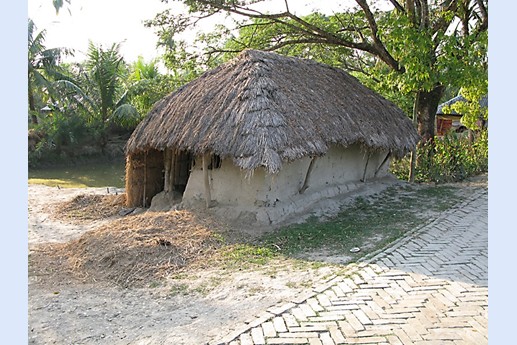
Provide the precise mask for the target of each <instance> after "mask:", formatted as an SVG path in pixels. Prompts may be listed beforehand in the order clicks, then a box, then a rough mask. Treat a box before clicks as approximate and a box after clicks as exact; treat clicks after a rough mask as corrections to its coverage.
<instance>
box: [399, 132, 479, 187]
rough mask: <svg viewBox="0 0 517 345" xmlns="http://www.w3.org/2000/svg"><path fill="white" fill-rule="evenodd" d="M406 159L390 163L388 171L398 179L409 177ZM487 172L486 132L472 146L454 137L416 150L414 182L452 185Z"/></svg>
mask: <svg viewBox="0 0 517 345" xmlns="http://www.w3.org/2000/svg"><path fill="white" fill-rule="evenodd" d="M409 166H410V162H409V156H406V157H404V158H402V159H399V160H393V161H392V163H391V166H390V171H391V172H392V173H393V174H394V175H395V176H397V177H398V178H399V179H404V180H406V179H407V178H408V176H409ZM487 171H488V131H486V130H485V131H481V132H480V133H479V134H478V135H477V137H476V139H475V140H474V142H470V141H469V139H468V138H466V137H463V136H458V135H457V134H455V133H451V134H448V135H446V136H444V137H435V139H434V141H430V142H427V143H423V144H419V145H418V146H417V162H416V167H415V181H416V182H438V183H440V182H455V181H461V180H464V179H465V178H468V177H470V176H474V175H478V174H480V173H483V172H487Z"/></svg>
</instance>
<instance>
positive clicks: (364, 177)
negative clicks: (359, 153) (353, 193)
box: [361, 152, 371, 182]
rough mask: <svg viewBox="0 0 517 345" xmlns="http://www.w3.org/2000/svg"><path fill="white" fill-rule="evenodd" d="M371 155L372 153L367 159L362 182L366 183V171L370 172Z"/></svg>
mask: <svg viewBox="0 0 517 345" xmlns="http://www.w3.org/2000/svg"><path fill="white" fill-rule="evenodd" d="M370 155H371V153H370V152H368V157H366V164H365V165H364V172H363V178H362V179H361V182H366V171H367V170H368V162H369V161H370Z"/></svg>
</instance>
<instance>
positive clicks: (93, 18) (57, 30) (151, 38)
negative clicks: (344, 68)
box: [28, 0, 350, 62]
mask: <svg viewBox="0 0 517 345" xmlns="http://www.w3.org/2000/svg"><path fill="white" fill-rule="evenodd" d="M347 2H350V0H347V1H333V0H332V1H321V0H320V1H318V0H290V1H289V2H288V3H289V7H290V10H291V11H292V12H294V13H296V14H298V15H303V14H307V13H310V12H311V11H314V10H319V11H321V12H324V13H332V11H333V10H337V11H339V10H340V9H342V8H343V6H344V4H346V3H347ZM65 6H66V7H65V8H62V9H61V10H60V11H59V14H57V15H56V11H55V9H54V6H53V5H52V0H28V16H29V18H31V19H32V20H33V21H34V23H35V24H36V28H37V30H42V29H45V30H46V32H47V35H46V40H45V45H46V47H47V48H55V47H66V48H73V49H74V50H75V51H76V54H75V57H74V58H71V60H75V61H81V60H83V58H84V53H85V52H86V51H87V48H88V42H89V40H91V41H92V42H93V43H94V44H96V45H99V44H100V45H102V46H105V47H107V46H110V45H111V44H113V43H119V42H121V43H122V44H121V49H120V51H121V54H122V56H124V59H125V60H126V61H128V62H132V61H136V60H137V58H138V56H142V57H143V58H144V59H145V60H146V61H150V60H151V59H153V58H155V57H157V56H159V55H161V53H162V52H161V51H159V50H157V48H156V43H157V36H156V34H155V33H154V29H153V28H146V27H144V24H143V23H144V21H145V20H149V19H153V18H154V16H155V15H156V14H157V13H159V12H161V11H163V10H165V9H166V8H172V9H173V10H174V11H175V12H179V11H185V8H184V6H183V5H182V3H180V2H175V1H170V3H169V4H165V3H163V2H161V1H160V0H145V1H135V0H72V1H71V4H70V5H65ZM257 8H259V9H261V10H266V11H270V12H275V11H283V10H284V9H285V3H284V1H281V0H269V1H265V2H264V3H263V4H259V5H258V7H257ZM217 20H222V18H218V19H216V20H211V18H210V19H208V20H204V21H203V23H204V26H202V27H201V28H200V30H209V28H210V25H213V23H214V22H215V21H217ZM193 36H194V35H193V34H192V33H191V35H190V37H193Z"/></svg>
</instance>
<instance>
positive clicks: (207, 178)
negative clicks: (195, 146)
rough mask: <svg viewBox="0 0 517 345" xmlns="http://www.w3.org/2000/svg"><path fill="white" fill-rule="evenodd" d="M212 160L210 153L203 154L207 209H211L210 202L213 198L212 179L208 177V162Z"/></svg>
mask: <svg viewBox="0 0 517 345" xmlns="http://www.w3.org/2000/svg"><path fill="white" fill-rule="evenodd" d="M209 159H210V155H209V154H208V153H205V154H203V179H204V181H205V201H206V208H209V207H210V202H211V199H212V197H211V196H210V179H209V176H208V161H209Z"/></svg>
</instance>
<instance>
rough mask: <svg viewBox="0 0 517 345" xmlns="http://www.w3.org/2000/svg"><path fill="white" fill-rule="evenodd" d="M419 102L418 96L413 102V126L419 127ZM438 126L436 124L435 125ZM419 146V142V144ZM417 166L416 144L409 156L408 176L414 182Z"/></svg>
mask: <svg viewBox="0 0 517 345" xmlns="http://www.w3.org/2000/svg"><path fill="white" fill-rule="evenodd" d="M417 102H418V97H417V98H416V100H415V102H414V104H413V126H415V128H417V127H418V114H417V111H416V109H417ZM434 119H435V121H436V117H435V118H434ZM435 128H436V126H435ZM417 146H418V144H417ZM415 168H416V146H415V148H414V149H413V150H411V156H410V157H409V176H408V180H409V182H411V183H413V182H415Z"/></svg>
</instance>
